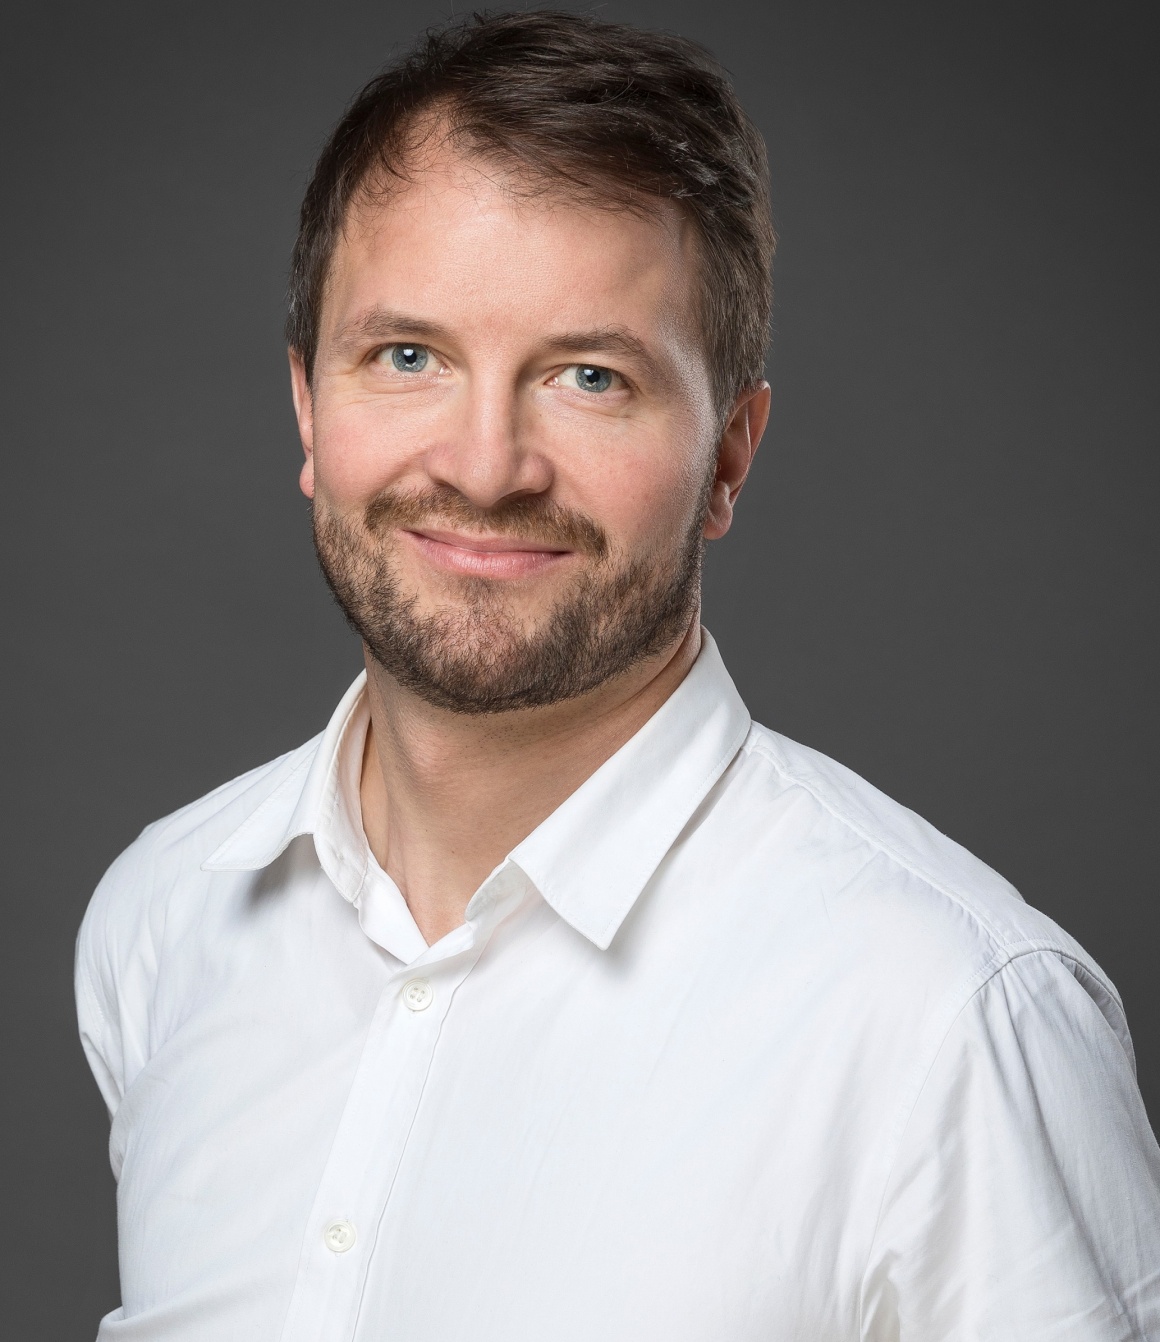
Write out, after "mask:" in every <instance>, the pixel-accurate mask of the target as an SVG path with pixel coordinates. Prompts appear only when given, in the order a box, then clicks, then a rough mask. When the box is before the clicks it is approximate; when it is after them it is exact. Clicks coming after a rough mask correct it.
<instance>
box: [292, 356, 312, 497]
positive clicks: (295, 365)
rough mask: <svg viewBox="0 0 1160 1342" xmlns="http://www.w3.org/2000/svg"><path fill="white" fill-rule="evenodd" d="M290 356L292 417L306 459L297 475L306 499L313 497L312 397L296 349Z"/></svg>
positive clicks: (308, 381) (307, 379)
mask: <svg viewBox="0 0 1160 1342" xmlns="http://www.w3.org/2000/svg"><path fill="white" fill-rule="evenodd" d="M288 353H289V356H290V394H291V395H292V396H293V398H294V417H295V419H297V421H298V436H299V438H301V440H302V450H303V452H305V453H306V460H305V461H304V462H303V463H302V470H301V472H300V473H299V476H298V484H299V487H300V488H301V490H302V492H303V494H305V495H306V497H307V498H308V499H312V498H313V497H314V397H313V395H312V394H311V390H310V379H309V378H308V377H307V376H306V366H305V364H304V363H303V362H302V358H301V356H300V355H299V353H298V351H297V350H294V349H291V350H289V351H288Z"/></svg>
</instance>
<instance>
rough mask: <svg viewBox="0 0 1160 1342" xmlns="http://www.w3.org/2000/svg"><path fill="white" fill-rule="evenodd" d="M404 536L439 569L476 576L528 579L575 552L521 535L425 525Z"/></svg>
mask: <svg viewBox="0 0 1160 1342" xmlns="http://www.w3.org/2000/svg"><path fill="white" fill-rule="evenodd" d="M402 535H403V536H405V537H406V538H407V540H408V541H409V542H410V543H411V544H412V545H413V546H414V547H415V548H416V549H417V550H418V551H419V553H420V554H421V555H422V556H423V558H424V559H426V560H427V561H428V562H429V563H431V564H433V565H434V566H435V567H436V568H439V569H442V570H443V571H444V572H446V573H455V574H459V575H461V576H466V577H475V578H498V579H503V578H527V577H530V576H532V575H534V574H538V573H543V572H544V571H545V570H547V569H549V568H553V567H555V566H556V565H557V564H558V563H560V562H561V561H562V560H564V559H566V558H567V557H568V556H569V555H570V554H571V553H572V551H571V550H567V549H560V548H559V547H558V546H552V545H548V544H543V543H541V542H538V541H532V540H527V539H525V538H524V537H522V536H480V535H474V534H463V533H460V532H454V531H436V530H428V529H426V528H425V529H424V530H422V531H411V530H406V531H403V532H402Z"/></svg>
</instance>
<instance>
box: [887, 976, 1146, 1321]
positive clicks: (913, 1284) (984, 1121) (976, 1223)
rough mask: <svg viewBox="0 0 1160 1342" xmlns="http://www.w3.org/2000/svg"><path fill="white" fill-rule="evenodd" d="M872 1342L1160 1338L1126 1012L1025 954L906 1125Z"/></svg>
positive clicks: (998, 981) (969, 1010)
mask: <svg viewBox="0 0 1160 1342" xmlns="http://www.w3.org/2000/svg"><path fill="white" fill-rule="evenodd" d="M862 1336H863V1338H864V1339H867V1342H887V1339H890V1340H891V1342H896V1340H897V1339H916V1340H918V1342H933V1340H934V1339H938V1342H982V1340H983V1339H987V1342H991V1340H992V1339H993V1340H994V1342H1047V1339H1051V1342H1064V1339H1068V1340H1071V1339H1075V1340H1076V1342H1078V1339H1083V1340H1084V1342H1144V1340H1145V1339H1152V1340H1153V1342H1155V1340H1157V1339H1160V1151H1158V1150H1157V1146H1156V1140H1155V1138H1154V1136H1153V1134H1152V1130H1151V1128H1150V1127H1149V1124H1148V1118H1147V1115H1146V1114H1145V1112H1144V1105H1143V1101H1142V1100H1141V1098H1140V1092H1139V1090H1138V1088H1137V1086H1136V1080H1135V1070H1134V1065H1133V1061H1132V1056H1131V1044H1130V1041H1129V1039H1128V1035H1127V1028H1126V1026H1125V1024H1124V1020H1123V1015H1122V1013H1121V1011H1120V1007H1119V1005H1118V1003H1117V1002H1116V1001H1115V999H1114V998H1113V997H1112V996H1111V994H1110V993H1109V992H1108V991H1107V989H1106V988H1105V987H1104V986H1103V985H1102V984H1101V983H1100V982H1099V981H1098V980H1096V979H1095V978H1094V977H1093V976H1092V975H1091V974H1089V973H1088V972H1087V971H1086V970H1085V969H1083V968H1082V967H1081V966H1079V965H1078V964H1076V963H1075V962H1074V961H1071V960H1069V959H1067V958H1065V957H1063V956H1061V955H1057V954H1054V953H1051V952H1046V951H1036V952H1033V953H1029V954H1025V955H1021V956H1019V957H1017V958H1016V959H1014V960H1012V961H1011V962H1009V963H1008V964H1007V965H1006V966H1005V967H1004V968H1003V969H1002V970H1000V971H999V972H997V973H996V974H995V975H994V976H993V977H991V978H990V979H989V980H988V981H987V982H986V983H985V984H984V985H983V986H982V987H981V988H980V989H979V990H978V991H977V992H976V993H975V995H974V997H973V998H972V999H971V1001H970V1002H969V1003H968V1004H967V1006H966V1007H965V1008H964V1009H963V1010H962V1011H961V1012H960V1013H959V1015H958V1017H957V1018H956V1020H955V1021H954V1023H953V1025H952V1026H951V1028H950V1030H949V1032H948V1033H947V1035H946V1038H945V1039H944V1040H943V1042H942V1045H941V1047H940V1049H939V1051H938V1054H937V1056H936V1058H935V1061H934V1064H933V1066H932V1068H931V1070H930V1072H929V1074H928V1075H927V1077H926V1079H925V1082H924V1083H923V1085H922V1088H921V1090H920V1092H919V1094H918V1098H917V1101H916V1103H915V1105H914V1107H913V1109H912V1111H911V1113H910V1115H909V1118H908V1120H907V1121H906V1125H905V1128H904V1129H903V1132H902V1135H901V1139H900V1143H899V1148H898V1152H897V1154H896V1157H895V1161H894V1166H893V1169H892V1172H891V1176H890V1179H889V1182H888V1186H887V1189H886V1193H885V1197H884V1200H883V1204H882V1210H881V1215H880V1218H879V1223H878V1228H877V1231H876V1235H875V1241H874V1246H873V1250H872V1254H871V1259H870V1264H869V1267H868V1271H867V1274H866V1278H865V1281H864V1290H863V1310H862Z"/></svg>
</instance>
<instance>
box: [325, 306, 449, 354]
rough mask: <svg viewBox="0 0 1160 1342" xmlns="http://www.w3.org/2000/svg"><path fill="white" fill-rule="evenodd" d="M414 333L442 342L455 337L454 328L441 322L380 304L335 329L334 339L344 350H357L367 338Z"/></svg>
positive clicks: (351, 351) (415, 336)
mask: <svg viewBox="0 0 1160 1342" xmlns="http://www.w3.org/2000/svg"><path fill="white" fill-rule="evenodd" d="M392 336H393V337H395V338H396V339H398V338H399V337H402V336H408V337H412V338H414V339H416V340H418V341H422V342H424V343H426V342H428V341H429V342H430V343H431V344H433V345H438V344H441V343H443V342H445V341H448V340H450V339H451V332H450V331H449V330H448V328H447V327H446V326H440V325H439V323H438V322H432V321H425V320H424V319H423V318H422V317H413V316H411V315H410V314H409V313H406V312H398V311H395V310H394V309H392V308H384V307H379V306H378V305H376V306H375V307H372V308H367V310H366V311H365V312H361V313H359V315H358V316H357V317H354V318H353V319H352V320H351V321H349V322H347V323H346V324H345V325H344V326H340V327H339V329H338V330H337V331H336V332H335V336H334V343H335V345H336V346H337V347H338V349H340V350H341V351H342V352H343V353H344V354H347V353H353V352H354V351H355V350H357V349H359V348H361V346H363V345H365V344H366V343H367V341H374V340H388V339H390V338H391V337H392Z"/></svg>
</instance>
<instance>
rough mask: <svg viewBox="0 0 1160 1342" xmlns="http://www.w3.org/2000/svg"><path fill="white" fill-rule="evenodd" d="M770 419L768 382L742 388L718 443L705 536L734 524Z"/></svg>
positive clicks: (716, 534) (717, 536) (721, 532)
mask: <svg viewBox="0 0 1160 1342" xmlns="http://www.w3.org/2000/svg"><path fill="white" fill-rule="evenodd" d="M768 420H769V383H768V382H759V383H758V384H757V386H756V387H752V388H750V390H749V391H745V392H742V393H741V395H740V396H739V397H738V398H737V400H736V402H735V403H734V405H733V409H732V410H731V411H730V412H729V418H728V420H727V421H726V422H725V428H724V431H723V432H722V434H721V441H720V443H719V444H718V446H717V473H716V475H715V476H714V477H713V492H712V494H711V495H710V497H709V511H708V514H707V515H706V517H705V539H706V540H711V541H715V540H719V539H720V538H721V537H722V536H724V534H725V533H726V532H727V531H728V530H729V528H730V526H731V525H732V524H733V505H734V504H735V503H736V502H737V495H738V494H740V493H741V486H742V485H743V484H744V483H745V477H746V476H747V475H748V474H749V467H750V465H751V464H752V462H753V454H754V453H755V452H756V451H757V445H758V443H760V442H761V435H762V434H763V433H764V432H765V426H766V423H767V422H768Z"/></svg>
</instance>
